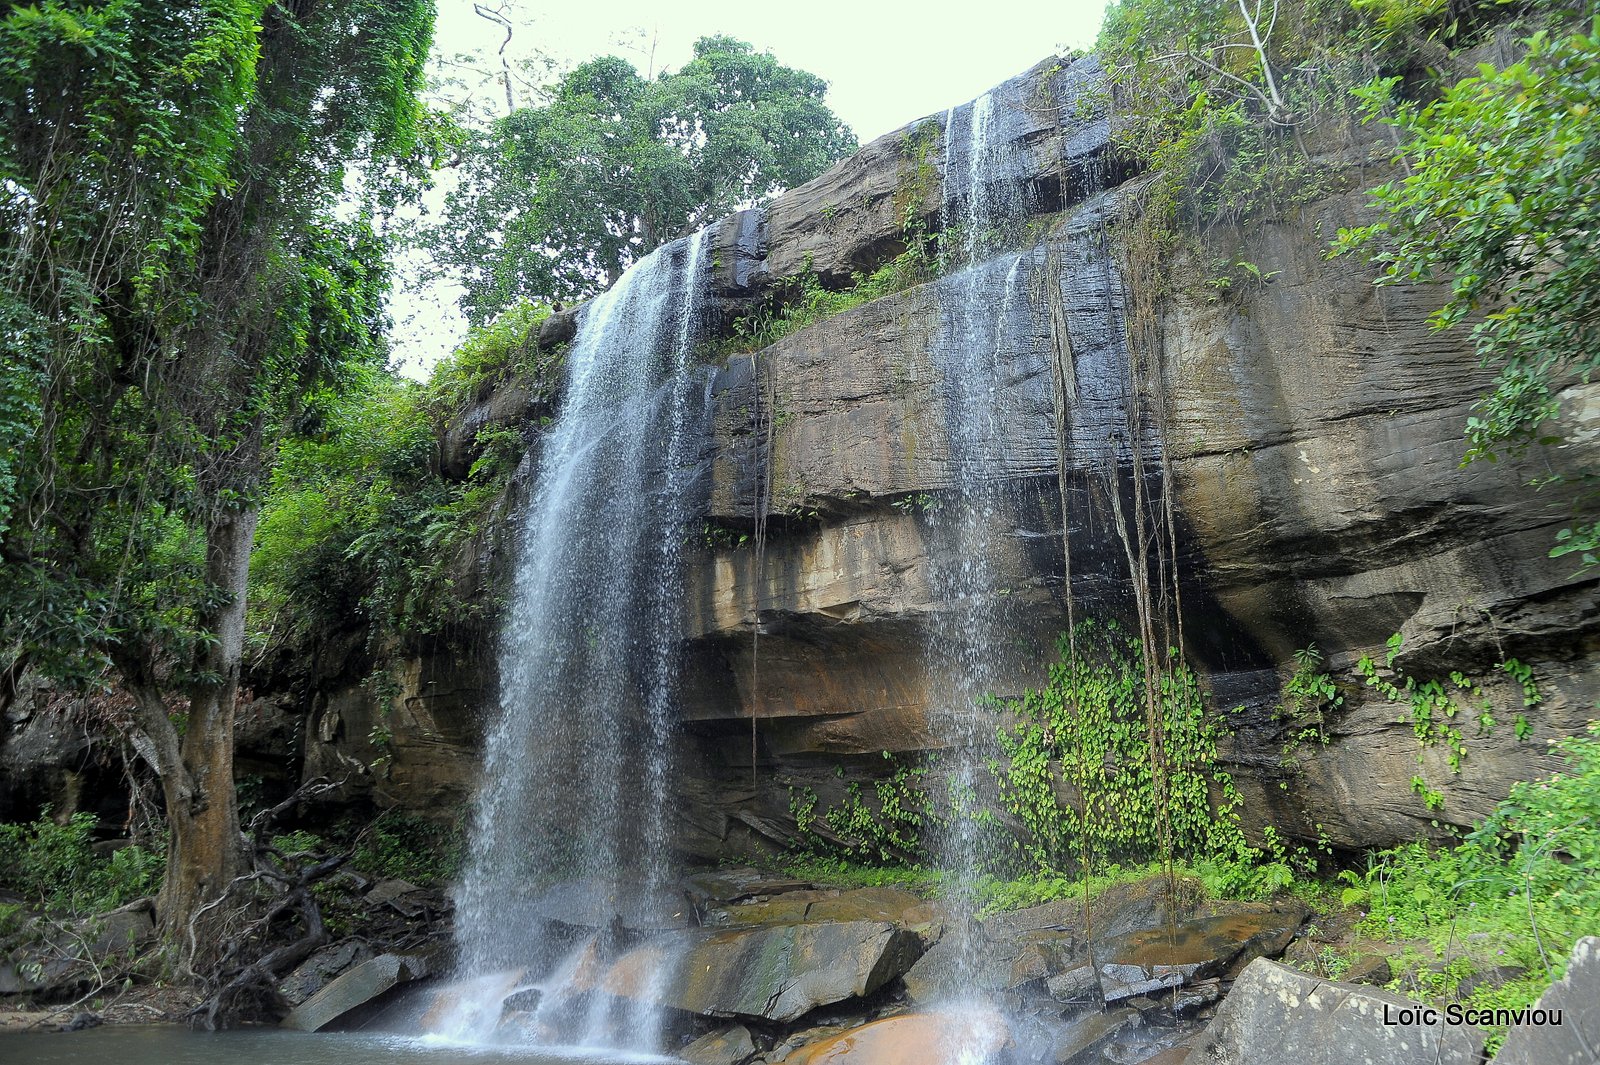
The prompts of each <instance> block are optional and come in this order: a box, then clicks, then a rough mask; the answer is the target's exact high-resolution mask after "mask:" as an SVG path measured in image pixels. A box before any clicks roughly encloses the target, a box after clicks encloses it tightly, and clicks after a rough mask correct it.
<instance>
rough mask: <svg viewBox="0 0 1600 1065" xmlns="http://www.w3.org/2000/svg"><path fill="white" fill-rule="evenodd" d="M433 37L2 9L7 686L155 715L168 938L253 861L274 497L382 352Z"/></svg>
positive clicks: (238, 10) (151, 12)
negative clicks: (248, 756)
mask: <svg viewBox="0 0 1600 1065" xmlns="http://www.w3.org/2000/svg"><path fill="white" fill-rule="evenodd" d="M432 26H433V7H432V4H431V3H430V2H429V0H402V2H399V3H376V2H374V0H337V2H327V3H319V4H314V5H285V4H276V3H265V2H263V0H176V2H172V0H160V2H155V0H118V2H114V3H103V4H84V3H79V2H75V0H42V2H40V3H36V4H29V5H25V6H24V5H10V6H9V7H8V8H7V9H6V11H5V13H4V14H3V15H0V233H4V234H5V239H4V242H3V247H4V254H3V256H0V271H3V273H4V283H3V284H0V329H3V331H4V334H5V336H6V340H7V354H8V357H7V360H6V367H5V373H4V385H3V386H0V419H3V422H0V439H4V440H6V441H8V442H9V443H10V444H12V445H13V447H8V448H6V450H5V457H4V459H0V491H4V492H5V493H6V495H5V497H4V498H3V499H0V515H4V517H3V518H0V525H3V526H4V531H3V534H0V536H3V539H0V556H3V557H4V559H5V565H4V567H3V568H0V630H3V632H4V634H5V637H4V641H5V642H4V645H3V646H0V676H4V677H5V678H6V681H7V684H8V685H9V683H10V682H11V681H12V680H14V679H15V678H16V677H17V676H19V675H20V674H21V672H22V671H23V670H25V669H34V670H38V671H40V672H42V673H45V674H47V675H50V676H52V677H54V678H56V679H58V680H60V681H63V682H66V683H68V684H71V685H76V686H78V687H79V688H80V689H87V688H90V687H95V688H104V687H106V686H108V684H109V682H110V680H111V678H112V677H113V676H114V677H115V679H116V681H117V682H119V683H120V685H121V686H122V687H123V688H124V689H125V690H126V691H127V692H128V693H130V694H131V695H133V696H134V702H133V710H132V712H131V719H129V720H126V721H125V722H123V723H122V724H123V727H124V728H125V729H126V730H127V731H129V732H133V733H136V734H137V738H138V743H137V744H136V745H137V746H138V748H139V750H140V751H141V752H144V753H145V756H146V757H147V758H148V759H149V760H150V761H151V762H152V763H153V764H154V766H155V768H156V771H157V773H158V774H159V776H160V778H161V783H162V788H163V792H164V799H165V810H166V815H167V820H168V826H169V829H170V839H171V842H170V850H169V854H168V861H167V866H166V876H165V879H164V881H163V885H162V891H161V894H160V899H159V905H158V909H159V912H160V916H161V920H162V923H163V925H164V926H165V927H166V928H167V929H168V930H173V929H176V928H183V927H188V926H189V919H190V917H191V916H198V915H206V921H208V922H218V921H220V920H221V919H222V918H223V916H224V913H223V908H222V907H219V906H215V905H213V903H215V902H216V900H217V897H218V893H219V892H220V891H223V890H225V889H226V888H227V886H228V885H232V884H234V883H236V881H237V877H238V875H239V874H240V873H241V872H242V871H243V870H244V867H245V863H246V860H247V859H246V855H245V854H244V853H243V851H242V848H241V845H240V832H239V823H238V814H237V803H236V800H235V794H234V786H233V772H232V739H231V730H232V726H233V710H234V703H235V699H236V697H237V694H238V676H239V669H240V660H241V653H242V645H241V644H242V641H241V640H240V638H239V633H240V631H241V629H242V620H243V615H244V611H245V596H246V588H245V574H246V565H247V560H248V556H249V551H250V545H251V541H252V539H253V537H254V532H255V528H256V523H257V518H258V507H259V503H260V495H261V488H262V481H263V477H264V475H265V471H266V467H267V465H268V463H269V462H270V453H271V448H272V443H273V441H274V440H275V439H277V438H278V437H279V436H280V435H281V434H282V433H283V432H284V430H285V428H286V427H287V426H288V425H289V424H291V423H292V422H293V421H294V420H295V418H296V417H297V416H298V414H299V412H300V410H301V409H302V406H303V402H304V399H305V397H306V395H307V394H308V393H309V392H311V391H313V390H315V389H316V388H319V387H336V386H337V384H338V382H339V381H340V380H341V378H342V377H343V375H344V374H346V373H347V372H348V371H349V370H350V368H352V367H356V366H361V365H371V364H374V363H376V362H377V361H379V360H381V359H382V357H383V355H384V345H383V340H382V330H383V324H384V319H383V311H382V300H383V295H384V292H385V290H386V288H387V280H388V273H387V268H386V266H385V264H384V261H383V256H384V252H385V247H384V242H383V241H382V240H381V239H380V238H379V236H378V229H379V226H378V224H377V219H378V218H379V216H380V215H381V214H382V213H383V212H384V211H385V210H386V209H387V208H388V207H391V206H392V205H393V204H394V203H395V201H396V200H397V198H398V197H399V196H400V195H401V193H402V192H403V191H404V190H405V189H406V188H407V187H408V186H409V184H410V181H409V178H410V177H411V176H412V174H413V173H414V170H415V168H416V167H417V165H418V164H419V163H420V162H421V158H422V156H423V155H424V154H426V152H427V149H428V148H429V146H430V145H429V141H430V139H431V138H430V136H429V131H428V129H427V125H428V124H427V121H426V119H425V115H424V111H423V108H422V107H421V105H420V104H419V101H418V96H417V92H418V89H419V88H420V86H421V81H422V68H423V64H424V61H425V58H426V55H427V51H428V46H429V41H430V38H431V33H432ZM13 367H15V370H13ZM13 448H14V449H13ZM177 706H185V707H186V712H185V713H184V716H183V717H182V718H181V721H175V720H174V718H173V716H172V712H171V711H170V710H169V707H177ZM180 725H181V729H180ZM215 930H216V929H215V928H214V927H201V928H200V929H199V933H200V934H199V935H198V936H197V937H196V938H195V942H196V943H197V944H199V943H202V942H203V943H204V944H205V946H204V948H203V950H201V951H199V953H201V954H203V955H210V956H212V957H214V956H216V954H217V952H219V951H220V950H221V949H222V943H221V939H220V937H219V936H217V935H213V934H211V933H212V932H213V931H215ZM207 960H209V958H206V957H200V958H195V959H190V961H191V968H192V967H193V964H194V963H202V964H203V963H204V962H205V961H207Z"/></svg>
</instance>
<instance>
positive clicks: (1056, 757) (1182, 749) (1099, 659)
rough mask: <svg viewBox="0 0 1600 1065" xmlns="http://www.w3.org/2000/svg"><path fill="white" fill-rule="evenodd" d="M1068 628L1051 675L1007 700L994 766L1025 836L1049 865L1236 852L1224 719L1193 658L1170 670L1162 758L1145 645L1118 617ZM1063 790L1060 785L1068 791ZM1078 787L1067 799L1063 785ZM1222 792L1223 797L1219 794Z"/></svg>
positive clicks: (1163, 702) (1163, 694)
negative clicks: (1149, 714)
mask: <svg viewBox="0 0 1600 1065" xmlns="http://www.w3.org/2000/svg"><path fill="white" fill-rule="evenodd" d="M1074 637H1075V638H1074V639H1068V638H1067V637H1066V636H1063V637H1062V638H1061V640H1060V643H1059V650H1060V655H1061V657H1060V660H1059V661H1057V662H1055V663H1054V664H1052V665H1051V667H1050V682H1049V684H1048V685H1046V686H1045V687H1043V688H1040V689H1038V690H1029V691H1027V692H1025V693H1024V694H1023V695H1022V697H1021V698H1020V699H1017V700H1013V701H1011V702H1008V703H1006V704H1004V707H1003V709H1005V710H1007V711H1010V712H1011V713H1012V714H1014V715H1015V717H1016V720H1017V724H1016V725H1015V726H1012V727H1006V726H1002V727H1001V728H1000V730H999V739H1000V745H1001V748H1002V749H1003V750H1004V752H1005V755H1006V761H1005V762H1004V763H997V764H996V765H995V766H993V767H992V768H993V769H994V771H995V773H996V776H997V778H998V779H999V782H1000V795H1001V799H1002V800H1003V801H1004V803H1005V806H1006V809H1007V810H1008V811H1009V812H1010V813H1011V814H1013V815H1014V816H1015V817H1017V818H1018V820H1020V821H1021V822H1022V825H1023V827H1024V828H1025V829H1026V830H1027V837H1026V838H1025V839H1024V840H1021V841H1018V843H1017V846H1018V847H1019V848H1021V849H1024V850H1025V851H1026V853H1027V855H1028V857H1029V859H1030V860H1031V861H1032V862H1033V863H1034V864H1035V865H1037V866H1038V867H1039V868H1040V869H1045V870H1050V869H1066V868H1070V867H1073V866H1074V865H1076V864H1079V863H1081V862H1082V861H1083V860H1084V857H1085V855H1087V854H1093V855H1095V857H1096V860H1099V861H1116V860H1121V859H1126V858H1130V857H1134V858H1148V857H1155V856H1157V855H1158V853H1159V851H1160V848H1162V847H1163V846H1165V845H1167V844H1169V843H1170V846H1171V855H1172V856H1173V857H1181V856H1201V855H1209V854H1214V853H1220V852H1229V853H1231V852H1233V851H1235V850H1237V848H1238V847H1239V846H1241V845H1242V840H1241V839H1239V838H1238V827H1237V821H1236V818H1235V817H1234V816H1233V815H1234V809H1235V807H1236V805H1237V803H1238V796H1237V795H1236V794H1235V793H1234V791H1233V785H1232V782H1231V780H1229V778H1228V775H1227V774H1226V773H1224V772H1222V771H1221V770H1220V769H1218V768H1217V766H1216V744H1217V738H1218V733H1219V725H1218V722H1217V721H1216V720H1215V719H1214V718H1212V717H1211V716H1209V715H1208V714H1207V712H1206V707H1205V701H1204V697H1203V695H1202V693H1201V691H1200V687H1199V682H1198V680H1197V679H1196V678H1195V675H1194V673H1193V671H1191V670H1190V669H1188V668H1187V666H1181V665H1180V666H1179V668H1177V669H1175V670H1173V671H1171V672H1170V673H1168V674H1166V675H1164V676H1163V677H1162V678H1161V687H1160V694H1159V699H1160V704H1159V705H1160V712H1161V720H1160V722H1159V726H1158V727H1159V728H1160V730H1161V735H1162V750H1163V752H1164V756H1163V757H1162V758H1160V760H1158V757H1157V755H1156V754H1155V752H1154V748H1153V745H1152V737H1151V722H1149V721H1148V720H1147V718H1146V714H1145V699H1144V683H1145V662H1144V649H1143V647H1142V646H1141V644H1140V642H1139V640H1138V639H1136V638H1135V637H1133V636H1132V635H1131V634H1128V633H1126V632H1124V631H1123V630H1122V629H1121V627H1120V626H1118V625H1117V624H1116V623H1115V622H1106V623H1097V622H1095V621H1092V620H1088V621H1083V622H1080V623H1079V625H1078V629H1077V631H1076V632H1075V633H1074ZM1058 789H1059V791H1058ZM1062 792H1064V793H1065V796H1070V798H1067V801H1065V802H1063V801H1062V799H1063V797H1064V796H1063V794H1062ZM1213 792H1215V795H1216V803H1215V804H1214V803H1213V800H1212V794H1213Z"/></svg>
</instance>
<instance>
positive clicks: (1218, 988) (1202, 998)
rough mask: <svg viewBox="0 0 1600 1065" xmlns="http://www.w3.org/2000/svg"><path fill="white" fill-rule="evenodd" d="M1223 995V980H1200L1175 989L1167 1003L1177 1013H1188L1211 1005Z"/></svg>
mask: <svg viewBox="0 0 1600 1065" xmlns="http://www.w3.org/2000/svg"><path fill="white" fill-rule="evenodd" d="M1221 997H1222V981H1221V980H1200V981H1197V982H1196V983H1192V984H1189V985H1187V986H1185V987H1180V988H1178V989H1177V990H1176V991H1174V992H1173V993H1172V998H1171V1000H1170V1001H1169V1002H1168V1003H1167V1005H1168V1008H1170V1009H1171V1010H1172V1011H1173V1012H1175V1013H1188V1012H1189V1011H1190V1010H1198V1009H1199V1008H1201V1007H1202V1006H1209V1005H1211V1004H1212V1003H1213V1002H1215V1001H1217V1000H1218V999H1219V998H1221Z"/></svg>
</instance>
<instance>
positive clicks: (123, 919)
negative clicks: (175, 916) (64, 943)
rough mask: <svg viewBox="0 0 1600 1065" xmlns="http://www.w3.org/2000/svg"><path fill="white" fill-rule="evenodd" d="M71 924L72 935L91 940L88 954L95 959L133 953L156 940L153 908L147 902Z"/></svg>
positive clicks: (135, 903) (150, 902)
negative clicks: (73, 931) (72, 926)
mask: <svg viewBox="0 0 1600 1065" xmlns="http://www.w3.org/2000/svg"><path fill="white" fill-rule="evenodd" d="M74 925H75V935H77V936H85V935H87V936H90V937H92V938H91V939H90V946H89V952H90V955H91V956H93V957H95V958H104V957H106V956H108V955H112V954H126V953H130V952H136V951H138V950H140V949H141V948H142V947H144V946H146V945H148V944H150V943H152V942H154V941H155V938H156V923H155V905H154V903H153V902H152V901H151V900H150V899H140V900H138V901H137V902H131V903H129V904H128V905H126V906H123V907H121V908H120V909H116V910H112V911H111V912H110V913H108V914H105V915H104V916H101V917H88V918H85V919H83V920H81V921H77V922H75V923H74Z"/></svg>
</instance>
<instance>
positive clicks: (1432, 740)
mask: <svg viewBox="0 0 1600 1065" xmlns="http://www.w3.org/2000/svg"><path fill="white" fill-rule="evenodd" d="M1402 643H1403V639H1402V637H1401V635H1400V634H1399V633H1398V632H1397V633H1395V634H1394V635H1393V636H1391V637H1389V641H1388V651H1387V652H1386V653H1385V655H1384V660H1383V666H1382V667H1381V668H1382V670H1383V671H1385V672H1388V673H1390V674H1391V676H1392V678H1393V679H1390V677H1385V676H1383V674H1382V672H1380V667H1379V666H1378V664H1377V663H1376V662H1374V661H1373V660H1372V658H1371V657H1370V656H1367V655H1363V656H1362V657H1361V660H1360V661H1359V662H1357V663H1356V672H1357V673H1358V674H1359V675H1360V676H1361V677H1362V679H1363V680H1365V681H1366V682H1367V686H1368V687H1370V688H1373V689H1375V690H1376V691H1377V692H1378V694H1380V695H1382V696H1383V697H1384V698H1385V699H1387V700H1388V701H1389V702H1391V703H1401V704H1404V705H1405V706H1406V707H1407V708H1408V710H1409V713H1408V714H1407V716H1406V717H1403V718H1402V719H1401V720H1402V721H1406V722H1409V723H1410V725H1411V728H1412V731H1413V732H1415V733H1416V736H1417V743H1418V744H1419V745H1420V747H1421V749H1420V750H1419V751H1418V752H1417V766H1418V773H1417V775H1416V776H1414V777H1412V778H1411V790H1412V791H1413V792H1415V793H1416V794H1417V795H1418V796H1420V797H1421V798H1422V801H1423V803H1424V804H1425V805H1426V806H1427V807H1428V809H1430V810H1439V809H1442V808H1443V807H1444V796H1443V794H1441V793H1440V792H1438V791H1437V790H1435V789H1434V788H1433V787H1431V786H1430V785H1429V784H1428V781H1427V778H1426V777H1425V776H1423V774H1422V771H1421V767H1422V765H1423V754H1424V752H1426V751H1427V750H1428V749H1429V748H1431V747H1435V746H1437V745H1439V744H1441V743H1442V744H1444V745H1445V747H1446V749H1447V752H1448V755H1447V757H1448V761H1449V765H1450V772H1451V773H1453V774H1460V772H1461V763H1462V761H1463V760H1464V759H1465V758H1466V757H1467V741H1466V738H1465V737H1464V736H1463V735H1462V733H1461V729H1460V728H1459V727H1458V725H1457V722H1458V720H1464V719H1461V718H1460V715H1461V713H1462V711H1463V710H1469V711H1471V712H1472V715H1473V717H1474V718H1475V720H1476V722H1477V731H1478V735H1480V736H1486V735H1488V734H1489V733H1490V732H1492V731H1493V730H1494V727H1495V725H1496V723H1497V722H1496V718H1495V716H1494V710H1495V708H1494V706H1493V704H1492V703H1490V701H1489V699H1488V697H1487V696H1486V695H1485V694H1484V691H1483V686H1482V685H1481V684H1480V683H1478V682H1477V681H1474V680H1471V679H1470V678H1468V677H1467V676H1466V675H1465V674H1463V673H1462V672H1460V671H1459V670H1454V671H1452V672H1451V674H1450V678H1449V685H1448V686H1446V684H1445V683H1444V682H1443V681H1440V680H1438V679H1431V680H1418V679H1417V678H1416V677H1412V676H1408V675H1406V674H1405V673H1403V672H1401V671H1400V670H1397V669H1395V668H1394V660H1395V658H1396V657H1397V656H1398V655H1399V654H1400V649H1401V646H1402ZM1496 668H1497V669H1499V670H1500V671H1501V672H1503V673H1505V674H1507V675H1508V676H1510V677H1511V678H1513V679H1514V680H1515V681H1516V682H1517V684H1518V686H1519V687H1520V688H1521V689H1522V709H1524V710H1526V709H1531V708H1532V707H1534V706H1537V705H1538V704H1539V702H1540V701H1541V699H1540V695H1539V686H1538V685H1537V684H1536V683H1535V682H1534V679H1533V672H1532V670H1530V669H1529V668H1528V667H1527V666H1525V665H1523V664H1522V663H1521V662H1519V661H1517V660H1516V659H1515V658H1510V659H1507V660H1506V661H1504V662H1501V663H1500V664H1499V665H1498V666H1497V667H1496ZM1452 693H1455V694H1452ZM1516 722H1517V726H1516V736H1517V739H1518V740H1525V739H1527V735H1526V734H1525V732H1524V729H1526V728H1527V727H1528V725H1527V718H1526V717H1525V716H1523V714H1522V713H1521V712H1520V711H1519V712H1518V714H1517V717H1516Z"/></svg>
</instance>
